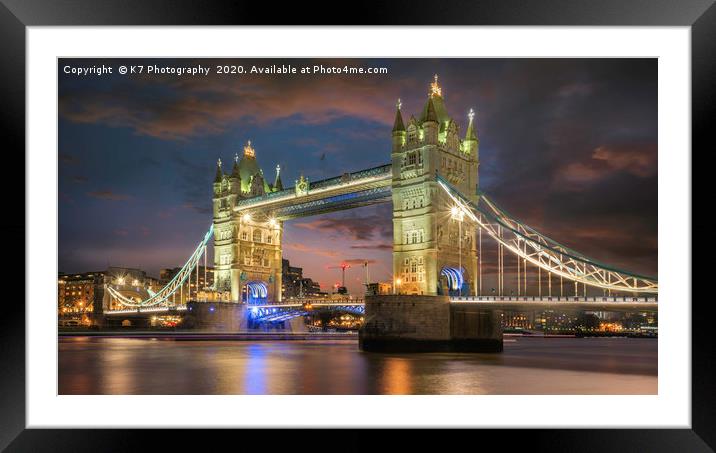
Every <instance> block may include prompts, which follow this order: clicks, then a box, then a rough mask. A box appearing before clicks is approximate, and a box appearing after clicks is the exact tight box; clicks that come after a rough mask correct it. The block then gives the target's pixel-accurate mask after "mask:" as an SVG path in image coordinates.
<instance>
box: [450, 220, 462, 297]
mask: <svg viewBox="0 0 716 453" xmlns="http://www.w3.org/2000/svg"><path fill="white" fill-rule="evenodd" d="M450 217H451V218H452V219H453V220H456V221H457V225H458V233H457V243H458V250H459V251H458V269H457V271H458V272H460V275H461V276H462V219H463V217H464V214H463V212H462V209H460V207H458V206H453V207H452V208H450ZM461 283H462V282H461ZM457 291H458V292H457V294H458V296H462V284H461V285H460V287H458V289H457Z"/></svg>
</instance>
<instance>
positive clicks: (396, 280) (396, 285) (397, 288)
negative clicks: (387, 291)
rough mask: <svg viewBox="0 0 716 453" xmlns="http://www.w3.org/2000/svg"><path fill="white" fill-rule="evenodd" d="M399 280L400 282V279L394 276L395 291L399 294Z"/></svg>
mask: <svg viewBox="0 0 716 453" xmlns="http://www.w3.org/2000/svg"><path fill="white" fill-rule="evenodd" d="M401 282H402V280H401V279H399V278H396V279H395V287H396V293H397V294H400V283H401Z"/></svg>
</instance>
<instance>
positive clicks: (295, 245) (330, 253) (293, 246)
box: [283, 242, 338, 258]
mask: <svg viewBox="0 0 716 453" xmlns="http://www.w3.org/2000/svg"><path fill="white" fill-rule="evenodd" d="M283 248H284V249H289V250H293V251H296V252H301V253H310V254H312V255H319V256H325V257H329V258H335V257H336V256H338V252H337V251H335V250H327V249H319V248H317V247H311V246H308V245H306V244H302V243H300V242H292V243H288V244H284V245H283Z"/></svg>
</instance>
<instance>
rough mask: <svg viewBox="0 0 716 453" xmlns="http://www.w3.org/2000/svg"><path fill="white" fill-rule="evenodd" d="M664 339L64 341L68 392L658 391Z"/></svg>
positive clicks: (63, 383)
mask: <svg viewBox="0 0 716 453" xmlns="http://www.w3.org/2000/svg"><path fill="white" fill-rule="evenodd" d="M656 370H657V341H655V340H639V339H625V338H621V339H618V338H602V339H576V338H571V339H541V338H527V339H523V338H518V339H517V340H515V341H513V342H508V343H505V352H504V353H503V354H412V355H411V354H402V355H401V354H374V353H364V352H361V351H359V350H358V346H357V344H356V343H355V342H354V341H344V340H331V341H264V342H254V341H174V340H154V341H152V340H148V339H123V338H87V337H77V338H61V339H60V351H59V393H60V394H274V395H290V394H308V395H315V394H393V395H404V394H590V393H591V394H655V393H656V392H657V386H656V383H657V379H656V373H657V372H656Z"/></svg>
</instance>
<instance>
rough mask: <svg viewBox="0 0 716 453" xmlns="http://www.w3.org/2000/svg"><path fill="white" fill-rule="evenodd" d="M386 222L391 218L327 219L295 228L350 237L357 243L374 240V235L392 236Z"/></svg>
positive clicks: (301, 224)
mask: <svg viewBox="0 0 716 453" xmlns="http://www.w3.org/2000/svg"><path fill="white" fill-rule="evenodd" d="M386 220H388V221H389V218H388V219H385V218H383V217H381V216H377V215H376V216H368V217H342V218H337V217H327V218H320V219H315V220H312V221H310V222H300V223H296V224H295V226H296V227H298V228H304V229H307V230H313V231H320V232H323V233H334V234H335V235H343V236H348V237H350V238H351V239H353V240H355V241H368V240H371V239H373V237H374V235H379V236H383V237H385V236H389V235H392V233H391V232H390V231H386ZM388 223H389V222H388ZM388 227H390V225H388Z"/></svg>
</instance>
